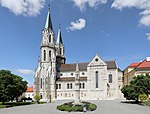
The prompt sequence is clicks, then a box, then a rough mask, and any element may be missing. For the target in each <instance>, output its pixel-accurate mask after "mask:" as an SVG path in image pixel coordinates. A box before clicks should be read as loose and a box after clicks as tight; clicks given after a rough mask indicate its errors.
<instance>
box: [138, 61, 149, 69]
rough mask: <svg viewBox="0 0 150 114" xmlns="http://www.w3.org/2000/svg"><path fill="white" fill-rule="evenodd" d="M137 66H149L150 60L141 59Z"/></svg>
mask: <svg viewBox="0 0 150 114" xmlns="http://www.w3.org/2000/svg"><path fill="white" fill-rule="evenodd" d="M137 68H150V61H146V60H144V61H142V62H141V63H140V64H139V65H138V66H137Z"/></svg>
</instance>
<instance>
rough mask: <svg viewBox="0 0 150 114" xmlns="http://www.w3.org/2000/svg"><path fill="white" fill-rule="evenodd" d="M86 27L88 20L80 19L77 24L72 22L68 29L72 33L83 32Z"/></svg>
mask: <svg viewBox="0 0 150 114" xmlns="http://www.w3.org/2000/svg"><path fill="white" fill-rule="evenodd" d="M85 25H86V20H85V19H82V18H80V19H78V20H76V21H75V22H73V21H72V22H71V23H70V27H68V30H71V31H75V30H81V29H83V28H84V27H85Z"/></svg>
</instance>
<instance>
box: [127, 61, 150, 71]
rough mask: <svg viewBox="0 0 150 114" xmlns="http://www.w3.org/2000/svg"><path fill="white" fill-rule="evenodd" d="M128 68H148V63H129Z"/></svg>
mask: <svg viewBox="0 0 150 114" xmlns="http://www.w3.org/2000/svg"><path fill="white" fill-rule="evenodd" d="M129 67H134V68H138V69H140V68H150V61H147V60H146V59H145V60H143V61H142V62H136V63H131V64H130V65H129Z"/></svg>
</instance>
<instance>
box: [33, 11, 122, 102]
mask: <svg viewBox="0 0 150 114" xmlns="http://www.w3.org/2000/svg"><path fill="white" fill-rule="evenodd" d="M40 54H41V55H40V57H39V59H38V65H37V68H36V71H35V74H34V95H39V96H40V97H41V101H50V102H51V101H52V100H57V99H74V98H75V86H76V84H75V76H76V74H77V73H78V76H79V88H80V91H79V96H80V99H81V100H109V99H111V100H112V99H117V98H121V97H122V94H121V90H120V89H121V88H122V85H123V84H122V76H123V72H122V71H121V70H120V69H119V68H118V66H117V63H116V61H114V60H111V61H103V60H102V59H101V57H100V56H99V55H98V54H97V53H96V54H95V56H94V57H93V58H91V60H89V61H88V62H84V63H78V62H75V63H70V64H66V57H65V49H64V44H63V37H62V34H61V29H60V28H59V30H58V34H57V39H56V37H55V33H54V31H53V26H52V20H51V14H50V9H49V10H48V14H47V18H46V23H45V27H44V29H43V31H42V40H41V46H40Z"/></svg>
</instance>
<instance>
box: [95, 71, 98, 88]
mask: <svg viewBox="0 0 150 114" xmlns="http://www.w3.org/2000/svg"><path fill="white" fill-rule="evenodd" d="M95 76H96V78H95V79H96V80H95V81H96V88H98V71H96V72H95Z"/></svg>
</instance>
